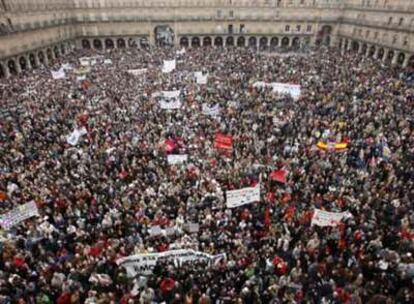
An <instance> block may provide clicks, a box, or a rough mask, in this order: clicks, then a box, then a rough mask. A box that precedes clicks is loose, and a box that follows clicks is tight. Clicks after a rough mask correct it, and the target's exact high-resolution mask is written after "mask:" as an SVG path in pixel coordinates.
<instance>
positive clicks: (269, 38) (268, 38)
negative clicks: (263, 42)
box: [267, 37, 272, 49]
mask: <svg viewBox="0 0 414 304" xmlns="http://www.w3.org/2000/svg"><path fill="white" fill-rule="evenodd" d="M271 40H272V37H267V48H268V49H270V43H271V42H272V41H271Z"/></svg>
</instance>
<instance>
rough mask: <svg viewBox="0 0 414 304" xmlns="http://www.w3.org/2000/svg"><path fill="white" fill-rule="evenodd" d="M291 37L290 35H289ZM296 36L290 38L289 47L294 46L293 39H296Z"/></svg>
mask: <svg viewBox="0 0 414 304" xmlns="http://www.w3.org/2000/svg"><path fill="white" fill-rule="evenodd" d="M288 38H289V37H288ZM294 38H295V37H291V38H290V39H289V47H292V46H293V39H294Z"/></svg>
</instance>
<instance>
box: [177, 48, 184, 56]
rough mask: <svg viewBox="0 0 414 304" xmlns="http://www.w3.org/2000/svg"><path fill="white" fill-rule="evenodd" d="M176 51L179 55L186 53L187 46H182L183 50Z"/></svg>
mask: <svg viewBox="0 0 414 304" xmlns="http://www.w3.org/2000/svg"><path fill="white" fill-rule="evenodd" d="M176 53H177V55H183V54H185V48H182V49H181V50H178V51H177V52H176Z"/></svg>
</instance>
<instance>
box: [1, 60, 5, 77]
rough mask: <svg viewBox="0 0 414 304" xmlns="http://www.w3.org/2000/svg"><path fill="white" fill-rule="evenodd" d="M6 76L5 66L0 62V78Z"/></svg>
mask: <svg viewBox="0 0 414 304" xmlns="http://www.w3.org/2000/svg"><path fill="white" fill-rule="evenodd" d="M5 77H6V68H5V67H4V66H3V63H1V62H0V78H5Z"/></svg>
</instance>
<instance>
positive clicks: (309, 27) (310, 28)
mask: <svg viewBox="0 0 414 304" xmlns="http://www.w3.org/2000/svg"><path fill="white" fill-rule="evenodd" d="M306 31H307V32H310V31H312V25H310V24H309V25H308V26H307V27H306Z"/></svg>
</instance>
